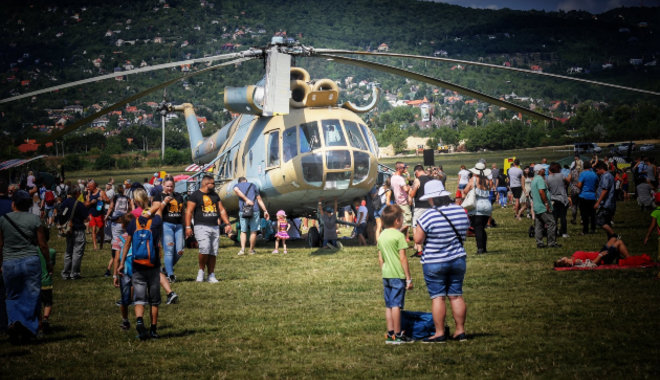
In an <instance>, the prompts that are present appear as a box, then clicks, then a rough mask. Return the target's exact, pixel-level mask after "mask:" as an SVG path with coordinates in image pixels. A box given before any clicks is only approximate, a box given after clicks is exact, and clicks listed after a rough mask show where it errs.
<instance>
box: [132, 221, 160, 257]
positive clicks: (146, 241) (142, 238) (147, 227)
mask: <svg viewBox="0 0 660 380" xmlns="http://www.w3.org/2000/svg"><path fill="white" fill-rule="evenodd" d="M131 248H132V250H133V263H134V264H138V265H142V266H145V267H154V266H156V262H157V260H158V257H157V253H156V252H155V251H154V237H153V234H152V233H151V219H149V220H148V221H147V223H145V224H141V223H140V221H139V220H136V221H135V232H134V233H133V241H132V245H131Z"/></svg>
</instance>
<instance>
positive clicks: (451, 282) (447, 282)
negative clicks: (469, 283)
mask: <svg viewBox="0 0 660 380" xmlns="http://www.w3.org/2000/svg"><path fill="white" fill-rule="evenodd" d="M465 267H466V265H465V256H461V257H459V258H457V259H454V260H452V261H447V262H444V263H433V264H424V265H422V269H423V270H424V281H426V287H427V289H428V290H429V296H430V297H431V299H433V298H437V297H445V296H450V297H451V296H461V295H463V278H464V277H465Z"/></svg>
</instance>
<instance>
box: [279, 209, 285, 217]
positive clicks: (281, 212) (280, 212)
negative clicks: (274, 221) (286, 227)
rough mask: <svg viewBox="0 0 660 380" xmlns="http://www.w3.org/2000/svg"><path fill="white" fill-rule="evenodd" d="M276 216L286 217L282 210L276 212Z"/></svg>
mask: <svg viewBox="0 0 660 380" xmlns="http://www.w3.org/2000/svg"><path fill="white" fill-rule="evenodd" d="M277 216H286V212H284V210H280V211H278V212H277Z"/></svg>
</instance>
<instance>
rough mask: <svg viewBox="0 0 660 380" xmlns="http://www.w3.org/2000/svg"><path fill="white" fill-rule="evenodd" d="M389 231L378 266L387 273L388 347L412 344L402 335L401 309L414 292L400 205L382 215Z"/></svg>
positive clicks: (385, 233)
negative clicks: (407, 296)
mask: <svg viewBox="0 0 660 380" xmlns="http://www.w3.org/2000/svg"><path fill="white" fill-rule="evenodd" d="M381 220H382V222H383V226H384V227H385V230H383V232H382V233H381V234H380V236H379V237H378V262H379V263H380V267H381V270H382V273H383V295H384V298H385V319H386V321H387V339H386V340H385V343H386V344H401V343H412V342H413V341H412V340H411V339H410V338H408V337H406V336H405V335H404V334H403V331H401V309H403V306H404V299H405V296H406V290H410V289H412V288H413V284H412V277H411V276H410V268H409V267H408V258H407V257H406V249H407V248H408V243H407V242H406V238H405V236H404V235H403V233H401V231H400V229H401V226H402V225H403V210H401V208H400V207H399V206H397V205H388V206H387V207H385V209H383V211H382V213H381Z"/></svg>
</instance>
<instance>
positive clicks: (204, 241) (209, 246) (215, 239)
mask: <svg viewBox="0 0 660 380" xmlns="http://www.w3.org/2000/svg"><path fill="white" fill-rule="evenodd" d="M194 231H195V239H197V244H198V245H199V253H200V254H202V255H211V256H218V243H219V242H220V227H219V226H205V225H198V226H195V229H194Z"/></svg>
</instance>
